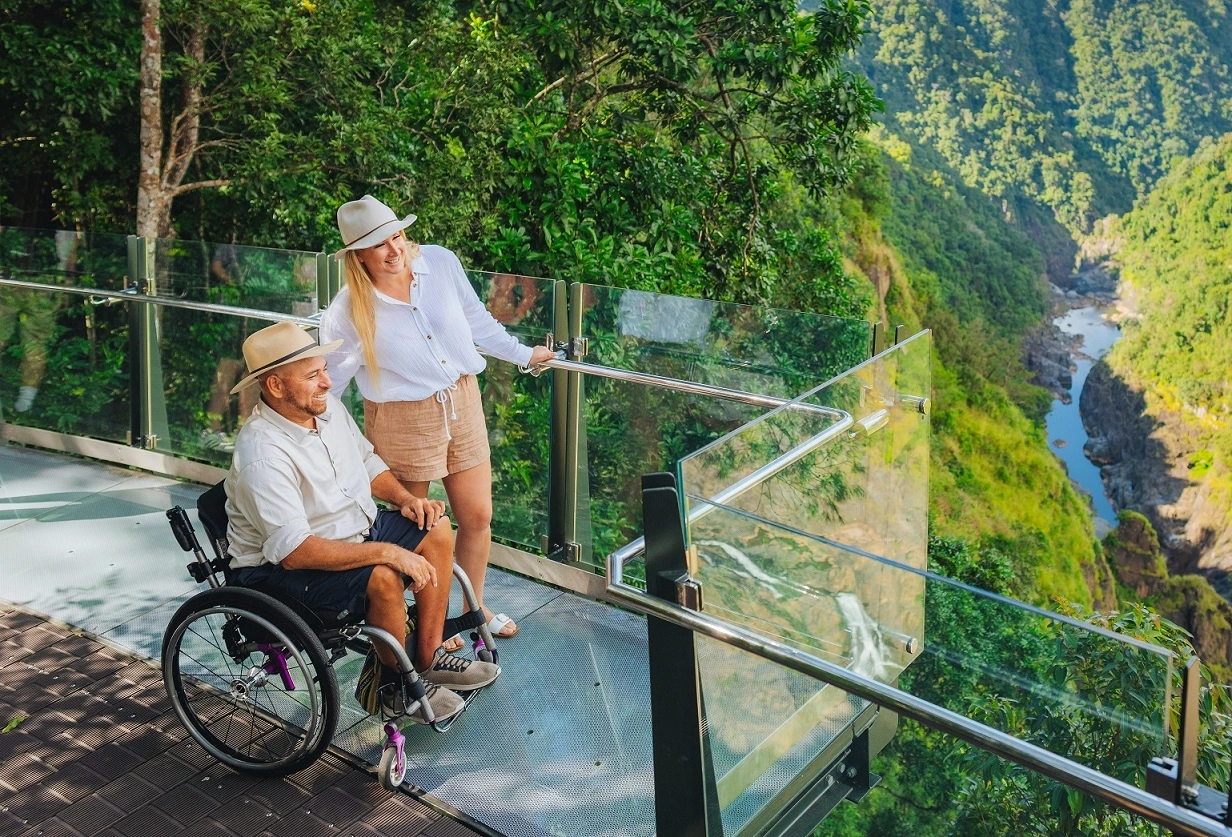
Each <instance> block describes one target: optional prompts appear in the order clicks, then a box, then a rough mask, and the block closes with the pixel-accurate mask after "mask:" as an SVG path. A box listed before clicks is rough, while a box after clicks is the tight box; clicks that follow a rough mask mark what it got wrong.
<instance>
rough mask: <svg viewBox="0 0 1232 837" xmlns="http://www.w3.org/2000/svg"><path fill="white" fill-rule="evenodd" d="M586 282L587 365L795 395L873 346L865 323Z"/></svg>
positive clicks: (578, 301) (582, 301)
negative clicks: (612, 367) (587, 283)
mask: <svg viewBox="0 0 1232 837" xmlns="http://www.w3.org/2000/svg"><path fill="white" fill-rule="evenodd" d="M579 287H580V295H579V294H577V292H575V296H574V300H575V305H577V306H578V307H580V322H581V330H580V332H579V333H580V334H581V335H582V336H584V337H586V338H587V340H588V341H589V344H590V345H589V350H588V352H587V354H586V357H585V358H584V361H585V362H586V363H592V364H599V365H604V366H614V367H616V368H618V369H627V370H630V371H634V372H645V373H648V374H652V375H662V376H664V377H669V378H678V379H680V380H685V381H694V382H696V383H701V384H709V385H711V386H719V387H725V388H728V389H736V390H744V391H746V392H754V393H759V394H762V395H773V396H778V397H781V398H791V397H794V396H796V395H799V394H800V393H801V392H803V391H805V390H806V389H810V388H811V387H813V386H816V385H817V384H818V383H820V382H821V381H824V380H826V379H827V378H830V377H833V376H834V375H837V374H839V373H840V372H842V371H844V370H846V369H850V368H851V367H852V366H854V365H856V364H857V363H860V362H862V361H863V360H864V359H866V358H867V357H868V356H869V347H870V345H871V343H872V333H873V326H872V323H869V322H865V321H863V320H850V319H843V318H840V317H828V316H825V315H822V314H808V313H804V312H800V311H787V310H782V309H774V308H758V307H754V306H751V305H738V304H736V303H731V302H715V301H713V300H708V299H691V298H687V297H679V296H669V295H667V294H657V293H649V292H647V291H635V290H630V289H627V288H611V287H605V286H602V285H581V286H579ZM575 316H577V315H576V314H575Z"/></svg>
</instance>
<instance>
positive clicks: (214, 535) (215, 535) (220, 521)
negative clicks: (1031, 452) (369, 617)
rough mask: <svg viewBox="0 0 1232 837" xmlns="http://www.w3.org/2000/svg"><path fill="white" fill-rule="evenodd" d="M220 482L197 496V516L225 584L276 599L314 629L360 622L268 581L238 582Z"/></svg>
mask: <svg viewBox="0 0 1232 837" xmlns="http://www.w3.org/2000/svg"><path fill="white" fill-rule="evenodd" d="M224 482H225V481H224ZM224 482H219V483H216V484H215V485H213V486H212V487H211V488H210V489H209V490H208V491H206V492H205V493H204V494H202V495H201V496H200V497H198V498H197V517H198V518H199V519H200V520H201V525H202V526H203V527H205V531H206V534H207V535H209V538H210V543H211V544H212V545H213V546H214V552H215V553H216V554H217V555H218V557H219V558H220V559H221V560H222V561H223V562H224V564H223V574H224V576H225V577H226V580H227V584H228V586H234V587H247V588H249V589H252V590H257V591H259V592H261V593H264V594H265V595H267V596H270V597H272V598H275V599H277V600H278V601H280V602H282V603H283V604H285V605H286V606H287V607H289V608H291V610H293V611H295V613H296V614H297V615H298V616H299V617H300V618H302V619H303V620H304V621H305V622H307V623H308V627H309V628H310V629H312V630H313V631H314V632H316V633H320V632H321V631H327V630H334V629H337V628H341V627H345V626H347V625H357V624H359V623H360V622H363V621H364V614H362V613H350V612H348V611H345V610H343V611H334V610H324V609H322V610H313V609H312V608H310V607H308V606H307V605H305V604H304V603H303V602H301V601H299V600H298V599H296V598H295V597H294V596H289V595H287V594H286V593H285V592H283V591H282V590H279V589H278V588H276V587H273V586H272V585H265V584H240V582H239V581H238V580H237V579H236V577H235V570H234V569H232V568H231V561H230V558H229V556H228V555H227V492H226V490H225V489H224V487H223V486H224Z"/></svg>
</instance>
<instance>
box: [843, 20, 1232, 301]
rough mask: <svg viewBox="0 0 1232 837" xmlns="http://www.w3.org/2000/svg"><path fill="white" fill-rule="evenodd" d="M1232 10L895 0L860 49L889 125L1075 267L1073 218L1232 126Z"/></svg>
mask: <svg viewBox="0 0 1232 837" xmlns="http://www.w3.org/2000/svg"><path fill="white" fill-rule="evenodd" d="M1229 11H1230V8H1229V5H1228V4H1227V3H1226V2H1223V0H1215V2H1190V1H1189V0H1159V2H1142V1H1141V0H1073V2H1069V3H1062V2H1058V1H1057V0H955V2H929V1H928V0H887V2H883V3H878V4H876V6H875V8H874V9H873V13H872V15H871V16H870V33H869V35H868V37H866V38H865V39H864V41H863V43H862V45H861V46H860V48H859V50H858V52H857V62H858V65H859V66H860V67H861V68H862V69H863V70H864V71H865V72H866V73H867V75H868V77H869V79H870V80H871V81H872V82H873V85H874V86H875V88H876V90H877V92H878V94H879V95H880V96H882V97H883V98H884V99H885V102H886V117H885V122H886V125H887V127H888V128H889V129H890V130H891V131H892V132H893V133H895V134H897V135H900V136H901V137H902V138H903V139H905V140H907V141H908V142H910V143H912V144H917V145H922V146H925V147H928V148H931V149H933V150H935V151H936V152H938V153H939V154H940V155H941V156H942V157H943V158H944V159H945V162H946V163H947V164H948V166H949V167H950V168H951V169H953V170H954V171H955V172H956V173H957V174H958V175H959V176H960V177H961V178H962V180H963V182H965V183H966V184H967V185H969V186H971V187H973V188H977V189H979V190H981V191H983V192H984V193H985V194H987V195H989V196H990V197H992V198H994V199H995V200H997V201H998V202H1000V203H1001V207H1002V212H1003V213H1004V215H1005V216H1006V217H1007V218H1010V219H1011V220H1014V221H1015V222H1016V223H1017V224H1019V225H1020V226H1021V227H1022V228H1023V229H1025V230H1027V231H1028V232H1029V233H1030V234H1031V235H1032V237H1033V238H1035V240H1037V241H1039V242H1041V243H1042V244H1043V245H1044V246H1045V247H1046V248H1047V249H1048V251H1049V252H1048V253H1047V254H1046V255H1047V256H1048V259H1049V272H1050V275H1051V276H1052V277H1053V278H1054V279H1063V278H1064V276H1065V275H1066V273H1068V271H1069V270H1070V268H1071V267H1072V259H1073V254H1074V252H1075V249H1074V245H1073V244H1072V243H1070V242H1069V240H1068V239H1069V235H1067V234H1066V233H1068V234H1071V235H1077V234H1082V233H1086V232H1089V231H1090V229H1091V224H1092V223H1093V222H1094V221H1095V220H1096V219H1098V218H1101V217H1103V216H1105V215H1107V214H1109V213H1113V212H1116V213H1120V212H1125V211H1128V210H1129V209H1130V207H1131V206H1132V204H1133V201H1134V199H1135V198H1136V197H1137V196H1138V195H1140V194H1144V193H1145V191H1146V190H1147V189H1149V188H1150V187H1151V186H1152V184H1153V183H1154V182H1155V181H1156V180H1157V179H1158V178H1159V177H1160V176H1161V175H1162V174H1164V173H1165V172H1167V170H1168V167H1169V166H1170V164H1171V161H1172V160H1173V159H1174V158H1176V157H1180V156H1186V155H1188V154H1190V153H1192V152H1193V151H1194V150H1195V149H1196V148H1197V146H1198V143H1199V142H1200V141H1201V139H1202V138H1203V137H1208V136H1209V137H1218V136H1220V135H1222V134H1223V133H1225V132H1227V131H1229V130H1232V74H1230V71H1229V64H1232V20H1230V19H1229ZM1040 207H1045V208H1047V210H1050V211H1048V212H1041V211H1040Z"/></svg>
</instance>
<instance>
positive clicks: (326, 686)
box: [162, 482, 498, 790]
mask: <svg viewBox="0 0 1232 837" xmlns="http://www.w3.org/2000/svg"><path fill="white" fill-rule="evenodd" d="M225 504H226V494H225V492H224V489H223V483H221V482H220V483H218V484H216V485H214V486H213V487H212V488H210V489H209V490H208V491H206V492H205V493H204V494H202V495H201V497H199V498H198V500H197V513H198V518H199V519H200V521H201V524H202V526H203V527H204V528H205V531H206V535H207V538H208V540H209V543H210V546H211V548H212V550H213V552H214V557H213V558H209V557H208V556H207V555H206V553H205V550H204V549H202V547H201V544H200V542H199V541H198V540H197V535H196V531H195V530H194V528H193V525H192V521H191V520H190V519H189V517H188V513H187V512H186V511H185V510H184V509H183V508H182V507H180V506H175V507H173V508H171V509H168V510H167V520H168V522H169V523H170V524H171V530H172V532H173V533H174V534H175V538H176V541H177V542H178V543H179V545H180V548H181V549H183V550H184V551H185V552H191V553H192V554H193V556H194V559H195V560H194V561H192V562H190V563H189V564H188V565H187V569H188V572H189V574H190V575H191V576H192V577H193V579H195V580H196V581H197V583H198V584H200V583H202V582H205V583H208V584H209V589H207V590H203V591H201V592H199V593H197V594H196V595H194V596H193V597H192V598H190V599H189V600H188V601H187V602H185V603H184V604H183V605H182V606H181V607H180V608H179V609H178V610H177V611H176V613H175V615H174V616H173V617H172V618H171V621H170V622H169V623H168V625H167V630H166V633H165V634H164V636H163V644H162V671H163V683H164V685H165V686H166V688H167V694H168V696H169V697H170V699H171V703H172V706H173V707H174V709H175V712H176V714H177V715H178V716H179V718H180V720H181V721H182V722H183V723H184V726H185V728H186V729H187V730H188V732H189V734H190V735H191V736H192V737H193V739H194V740H195V741H196V742H197V743H198V744H200V745H201V746H202V747H203V748H204V749H205V750H206V751H207V752H208V753H210V754H211V755H213V756H214V757H215V758H217V759H218V760H219V761H222V762H223V763H225V764H227V765H229V766H231V767H233V768H235V769H237V770H241V771H245V772H249V773H256V774H264V775H275V776H277V775H284V774H287V773H294V772H296V771H298V770H302V769H304V768H305V767H307V766H308V765H310V764H312V762H314V761H315V760H316V759H317V758H318V757H319V756H320V755H321V754H322V753H323V752H324V751H325V750H326V749H327V748H328V747H329V745H330V742H331V741H332V739H333V735H334V731H335V730H336V729H337V724H338V716H339V712H340V709H341V704H340V699H339V695H338V682H337V677H336V675H335V673H334V669H333V665H334V663H335V662H337V661H338V660H340V659H342V658H343V657H344V656H346V654H347V652H348V651H357V652H360V653H366V652H367V651H368V650H369V649H370V648H372V647H373V646H374V645H375V644H376V643H380V644H382V645H384V647H385V648H387V649H389V651H390V652H391V653H392V654H393V656H394V657H395V658H396V659H397V663H398V672H399V673H400V674H401V675H402V681H403V682H402V689H403V694H402V705H403V707H404V708H403V712H402V714H403V715H409V714H411V713H413V712H415V711H416V709H418V710H419V711H420V713H421V715H422V716H423V718H424V720H425V721H427V723H428V725H429V726H431V727H432V729H434V730H435V731H437V732H445V731H446V730H448V729H449V727H450V726H451V725H452V724H453V722H454V721H455V720H457V718H458V717H460V716H461V714H462V712H463V711H464V710H465V709H466V707H467V706H469V705H470V702H471V701H472V700H473V699H474V698H475V696H476V695H477V694H478V693H479V691H482V690H475V691H470V692H465V693H459V696H460V697H462V698H463V700H464V703H463V706H462V709H461V710H459V711H458V712H457V713H455V714H454V715H453V716H451V717H449V718H447V719H441V720H438V719H437V718H436V717H435V715H434V713H433V711H432V706H431V704H430V703H429V702H428V701H427V699H426V689H425V686H424V682H423V680H422V678H420V676H419V675H418V674H417V673H416V672H415V666H414V664H413V663H412V661H411V659H410V656H409V655H408V654H407V652H406V649H405V648H404V647H403V646H402V644H401V643H399V642H398V641H397V640H396V639H394V637H393V636H392V635H391V634H390V633H388V632H387V631H384V630H382V629H380V628H375V627H373V626H371V625H367V624H364V622H363V621H362V620H363V616H364V615H363V614H348V613H346V612H345V611H344V612H343V613H341V614H333V613H324V614H322V613H318V612H315V611H313V610H311V609H309V608H308V607H307V606H306V605H304V604H303V603H301V602H298V601H296V600H294V599H291V598H290V597H287V596H285V595H283V594H280V593H278V592H277V591H263V590H260V589H258V588H253V587H245V586H241V585H238V584H234V583H232V579H231V569H230V557H229V556H228V553H227V517H226V509H225ZM453 575H454V577H455V578H456V579H457V580H458V583H459V586H460V587H461V589H462V595H463V598H464V600H465V602H466V607H467V611H466V612H465V613H463V614H462V615H461V616H459V617H456V618H454V619H448V620H446V622H445V636H452V635H453V634H455V633H460V632H462V631H464V630H467V629H470V630H471V631H472V633H471V640H472V643H473V645H472V647H473V649H474V652H475V656H476V657H477V658H478V659H480V660H483V661H486V662H492V663H495V662H496V661H497V656H498V655H497V651H496V644H495V643H494V642H493V640H492V635H491V632H490V631H489V630H488V626H487V622H486V620H484V618H483V610H482V608H480V607H479V604H478V601H477V600H476V597H475V592H474V589H473V588H472V586H471V583H470V579H469V578H467V576H466V573H465V572H464V571H463V570H462V569H461V568H460V567H458V566H456V565H455V566H454V568H453ZM382 714H384V713H382ZM397 717H401V716H397ZM387 720H389V721H391V722H390V723H386V724H385V726H384V731H385V743H384V746H383V747H382V752H381V760H380V764H379V766H378V777H379V779H380V782H381V784H382V786H384V787H385V788H387V789H389V790H393V789H394V788H396V787H398V786H399V785H400V784H401V783H402V780H403V778H404V777H405V775H406V757H405V737H404V736H403V735H402V733H401V731H400V730H399V728H398V725H397V724H396V723H393V722H392V721H394V720H396V717H395V718H388V719H387Z"/></svg>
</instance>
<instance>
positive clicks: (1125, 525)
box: [1104, 512, 1232, 680]
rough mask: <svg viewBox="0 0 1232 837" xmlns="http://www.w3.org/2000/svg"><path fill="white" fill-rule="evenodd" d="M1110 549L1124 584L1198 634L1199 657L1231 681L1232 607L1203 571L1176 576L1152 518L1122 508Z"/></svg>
mask: <svg viewBox="0 0 1232 837" xmlns="http://www.w3.org/2000/svg"><path fill="white" fill-rule="evenodd" d="M1119 519H1120V523H1119V525H1118V526H1117V528H1116V529H1115V530H1114V531H1113V532H1111V533H1109V535H1108V537H1106V538H1105V539H1104V551H1105V554H1106V555H1107V557H1108V561H1109V563H1110V564H1111V565H1112V568H1113V571H1114V572H1115V573H1116V576H1117V580H1119V581H1120V582H1121V584H1123V585H1125V586H1126V587H1128V588H1130V589H1131V590H1133V591H1134V594H1135V595H1136V596H1138V598H1140V599H1142V600H1143V601H1146V602H1148V603H1152V604H1153V605H1154V607H1155V609H1156V610H1157V611H1158V612H1159V614H1160V615H1161V616H1163V617H1164V618H1165V619H1167V620H1169V621H1170V622H1174V623H1176V624H1177V625H1180V626H1181V627H1182V628H1184V629H1185V630H1187V631H1189V633H1190V634H1191V635H1192V636H1193V646H1194V650H1195V651H1197V652H1198V656H1199V658H1201V660H1202V661H1203V662H1204V663H1206V664H1207V665H1210V666H1212V667H1213V669H1214V670H1215V671H1216V673H1217V674H1218V675H1219V676H1220V677H1221V679H1225V680H1226V677H1227V672H1228V669H1229V667H1230V666H1232V605H1229V604H1228V603H1227V602H1226V601H1224V599H1223V598H1222V597H1221V596H1220V595H1219V594H1218V593H1217V592H1216V591H1215V589H1214V588H1213V587H1212V586H1211V585H1210V583H1209V582H1208V581H1207V580H1206V579H1205V578H1203V577H1202V576H1200V575H1172V574H1171V573H1169V572H1168V568H1167V563H1166V561H1165V560H1164V556H1163V553H1162V551H1161V550H1160V546H1159V539H1158V538H1157V536H1156V534H1155V529H1154V527H1152V526H1151V523H1150V521H1148V520H1147V519H1146V518H1145V517H1143V516H1142V515H1140V514H1137V513H1136V512H1121V514H1120V516H1119Z"/></svg>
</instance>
